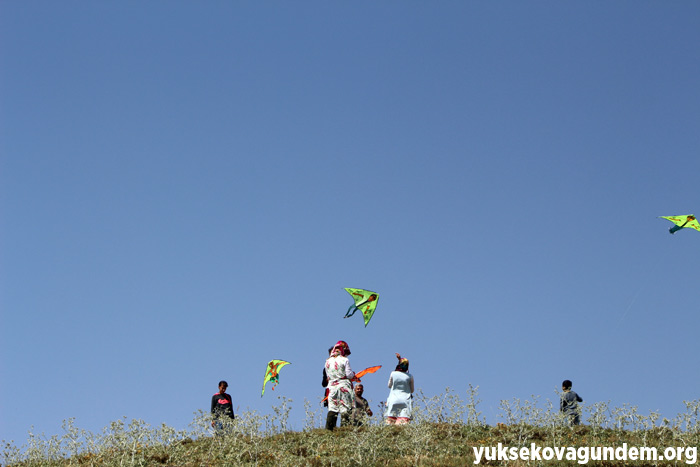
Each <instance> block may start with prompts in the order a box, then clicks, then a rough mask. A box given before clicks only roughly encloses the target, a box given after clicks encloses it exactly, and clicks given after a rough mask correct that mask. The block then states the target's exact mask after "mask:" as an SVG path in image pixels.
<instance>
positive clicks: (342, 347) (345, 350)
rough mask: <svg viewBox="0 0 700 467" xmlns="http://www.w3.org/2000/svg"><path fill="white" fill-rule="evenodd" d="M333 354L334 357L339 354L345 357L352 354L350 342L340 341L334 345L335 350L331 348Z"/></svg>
mask: <svg viewBox="0 0 700 467" xmlns="http://www.w3.org/2000/svg"><path fill="white" fill-rule="evenodd" d="M331 355H332V356H334V357H335V356H337V355H342V356H343V357H347V356H348V355H350V347H349V346H348V343H347V342H345V341H338V342H337V343H336V344H335V345H334V346H333V350H331Z"/></svg>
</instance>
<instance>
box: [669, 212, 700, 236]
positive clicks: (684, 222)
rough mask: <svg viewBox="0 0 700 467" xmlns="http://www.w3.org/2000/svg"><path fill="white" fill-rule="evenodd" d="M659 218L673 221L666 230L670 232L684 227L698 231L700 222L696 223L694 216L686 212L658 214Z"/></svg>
mask: <svg viewBox="0 0 700 467" xmlns="http://www.w3.org/2000/svg"><path fill="white" fill-rule="evenodd" d="M659 217H660V218H661V219H666V220H668V221H671V222H673V223H674V224H676V225H674V226H673V227H671V228H670V229H668V231H669V232H670V233H671V234H674V233H676V232H678V231H679V230H681V229H684V228H691V229H695V230H697V231H698V232H700V224H698V220H697V219H696V218H695V216H694V215H693V214H688V215H686V216H659Z"/></svg>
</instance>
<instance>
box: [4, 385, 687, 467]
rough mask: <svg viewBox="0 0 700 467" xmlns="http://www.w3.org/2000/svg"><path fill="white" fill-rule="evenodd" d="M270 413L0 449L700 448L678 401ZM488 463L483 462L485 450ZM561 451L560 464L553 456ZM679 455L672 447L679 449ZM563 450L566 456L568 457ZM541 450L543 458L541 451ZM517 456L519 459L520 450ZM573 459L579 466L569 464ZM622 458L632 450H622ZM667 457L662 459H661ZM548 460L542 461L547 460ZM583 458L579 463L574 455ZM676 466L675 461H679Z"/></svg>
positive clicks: (20, 460)
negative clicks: (407, 413)
mask: <svg viewBox="0 0 700 467" xmlns="http://www.w3.org/2000/svg"><path fill="white" fill-rule="evenodd" d="M281 399H282V403H281V405H279V406H277V407H276V408H275V409H274V413H273V414H271V415H258V414H256V413H243V414H240V416H238V418H237V419H236V421H235V422H233V423H232V424H231V426H229V427H228V430H229V433H228V434H225V435H215V434H213V433H211V430H210V424H209V419H208V417H207V415H206V414H203V413H200V414H199V416H198V417H197V418H196V419H195V421H194V422H193V424H192V428H191V429H190V430H185V431H177V430H175V429H173V428H170V427H167V426H165V425H163V426H161V427H158V428H151V427H149V426H148V425H146V424H145V423H144V422H142V421H139V420H133V421H131V422H130V423H128V424H127V423H125V421H124V420H120V421H117V422H113V423H112V424H111V425H110V426H109V427H108V428H105V430H104V431H103V433H101V434H99V435H95V434H92V433H88V432H85V431H84V430H80V429H78V428H76V427H75V426H74V425H73V421H72V420H69V421H67V422H66V423H65V424H64V434H63V435H62V436H60V437H59V436H52V437H50V438H46V437H38V436H34V435H31V436H30V439H29V441H28V443H27V444H26V445H24V446H22V447H15V446H13V445H11V444H7V443H4V444H5V450H4V458H5V463H9V464H10V465H27V466H29V465H31V466H183V467H187V466H192V467H194V466H229V465H270V466H272V465H275V466H277V465H283V466H284V465H289V466H296V465H310V466H331V465H343V466H345V465H358V466H360V465H362V466H364V465H370V466H371V465H389V466H413V465H424V466H464V465H475V464H474V461H475V460H476V459H477V457H476V456H477V453H476V451H475V449H476V450H477V451H478V452H479V453H480V454H479V456H480V457H481V462H480V464H479V465H512V466H521V465H547V466H557V465H567V466H571V465H581V464H580V463H579V462H580V461H581V460H586V465H601V466H603V465H604V466H617V465H640V466H641V465H688V464H689V463H690V461H695V463H697V450H698V446H700V421H699V418H698V417H699V413H700V410H699V409H700V401H693V402H686V407H687V409H688V410H687V411H686V412H685V413H683V414H679V415H678V416H677V417H675V418H674V419H672V420H668V419H660V417H659V415H658V414H655V413H651V414H649V415H641V414H639V413H638V412H637V409H636V407H629V406H625V407H622V408H609V407H608V406H607V404H605V403H597V404H594V405H593V406H589V407H585V408H584V414H583V415H584V421H585V423H586V424H585V425H581V426H577V427H573V428H572V427H569V426H568V425H567V424H566V423H564V420H562V418H561V415H560V414H559V413H558V410H556V408H555V407H553V405H552V404H551V403H550V404H549V405H548V406H547V407H544V408H542V407H540V406H539V405H538V404H537V403H536V401H524V402H521V401H519V400H513V401H502V402H501V410H502V411H503V416H502V417H503V419H504V422H505V423H498V424H497V425H495V426H490V425H487V424H486V423H484V421H483V420H480V419H479V418H480V414H479V412H477V411H476V407H477V404H478V400H477V399H476V390H475V389H473V388H470V397H469V401H468V402H466V403H465V402H464V401H462V400H460V399H459V398H458V397H456V396H455V395H454V394H453V393H451V392H450V390H449V389H448V390H447V391H446V392H445V394H442V395H439V396H435V397H433V398H427V397H424V396H423V395H422V394H418V397H417V400H416V405H417V410H416V413H415V418H414V421H413V422H412V423H411V424H409V425H406V426H385V425H383V424H382V422H381V419H380V418H379V417H377V418H375V419H372V420H369V421H368V423H367V424H366V425H365V426H362V427H342V428H338V429H336V430H335V431H332V432H331V431H327V430H325V429H320V428H319V426H320V424H321V422H322V419H323V412H322V411H320V410H317V411H316V412H314V411H311V410H310V403H308V402H307V403H306V404H305V408H306V414H307V420H306V427H305V428H304V429H303V430H302V431H292V430H290V429H289V428H288V426H287V420H288V416H289V411H290V410H291V404H290V402H291V401H290V400H287V399H284V398H281ZM499 443H500V446H501V450H500V455H501V456H503V454H504V453H505V452H506V448H509V449H510V450H509V451H507V452H508V456H513V455H514V454H515V453H516V451H518V450H519V449H521V448H526V449H527V450H532V449H533V448H534V449H535V451H539V453H540V456H541V457H542V456H544V457H543V458H542V459H540V458H537V457H536V458H535V459H534V460H532V459H529V460H520V459H514V457H509V458H508V459H505V458H503V457H501V458H500V459H498V458H496V459H494V458H493V457H494V456H496V455H497V453H499V451H498V450H497V447H498V446H499ZM625 443H626V445H627V446H626V448H632V449H638V448H642V447H645V448H655V449H656V451H657V454H658V455H663V454H664V453H665V452H667V450H668V449H673V450H674V453H675V454H677V456H676V457H675V459H674V460H673V461H669V460H664V461H659V460H657V461H653V460H650V459H648V458H645V459H644V460H641V458H640V460H634V461H633V460H631V459H629V458H628V459H627V461H624V460H617V459H614V458H612V456H610V457H608V460H593V457H594V456H595V452H596V451H595V450H596V449H599V450H598V452H599V453H601V452H602V453H605V451H602V449H603V448H604V447H607V448H620V449H621V448H622V447H623V446H624V445H625ZM486 448H488V449H490V451H488V452H489V453H490V454H491V455H490V456H489V457H491V459H487V458H486V453H487V451H485V449H486ZM555 448H557V449H559V454H560V457H561V460H558V459H557V457H556V455H555ZM677 448H678V449H677ZM564 449H567V450H566V451H565V450H564ZM542 450H544V451H542ZM518 452H519V451H518ZM576 452H578V453H579V457H578V458H572V457H570V456H573V455H575V453H576ZM630 452H633V451H631V450H630ZM669 452H670V451H669ZM547 454H549V457H550V458H549V460H547ZM582 456H583V457H582ZM679 459H680V460H679Z"/></svg>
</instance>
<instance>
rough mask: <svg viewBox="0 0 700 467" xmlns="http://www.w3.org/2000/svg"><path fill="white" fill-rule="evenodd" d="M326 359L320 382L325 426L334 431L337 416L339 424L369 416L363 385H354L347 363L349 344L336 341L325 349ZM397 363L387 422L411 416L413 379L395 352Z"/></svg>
mask: <svg viewBox="0 0 700 467" xmlns="http://www.w3.org/2000/svg"><path fill="white" fill-rule="evenodd" d="M328 353H329V356H328V359H327V360H326V363H325V365H324V367H323V379H322V380H321V384H322V386H323V387H325V388H327V389H326V399H325V400H326V401H327V405H328V415H327V416H326V429H328V430H333V429H334V428H335V427H336V424H337V421H338V415H340V426H345V425H350V424H352V425H356V426H359V425H362V424H363V421H364V418H365V417H367V416H370V417H371V416H372V409H370V407H369V403H368V402H367V400H366V399H365V398H363V397H362V394H363V391H364V387H363V386H362V384H360V383H359V382H358V384H356V385H355V387H354V388H353V380H354V379H355V372H354V371H353V370H352V368H351V366H350V360H349V359H348V356H349V355H350V347H349V346H348V344H347V343H346V342H345V341H338V342H337V343H336V344H335V345H334V346H333V347H331V348H330V349H328ZM396 358H398V360H399V363H398V365H396V369H395V370H394V371H392V372H391V375H390V376H389V385H388V386H389V397H388V398H387V401H386V412H385V414H384V415H385V417H386V422H387V424H390V425H393V424H398V425H402V424H405V423H408V422H409V420H410V419H411V409H412V401H413V390H414V382H413V376H412V375H411V374H410V373H409V372H408V359H407V358H403V357H401V355H399V354H398V353H397V354H396Z"/></svg>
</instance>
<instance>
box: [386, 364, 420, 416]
mask: <svg viewBox="0 0 700 467" xmlns="http://www.w3.org/2000/svg"><path fill="white" fill-rule="evenodd" d="M396 358H397V359H398V360H399V364H398V365H396V370H394V371H392V372H391V376H389V389H390V391H389V397H388V398H387V400H386V413H385V414H384V415H385V416H386V423H387V425H404V424H406V423H408V422H409V421H410V420H411V410H412V409H413V387H414V383H413V376H412V375H411V374H410V373H409V372H408V359H407V358H403V357H402V356H401V355H399V354H398V353H397V354H396Z"/></svg>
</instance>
